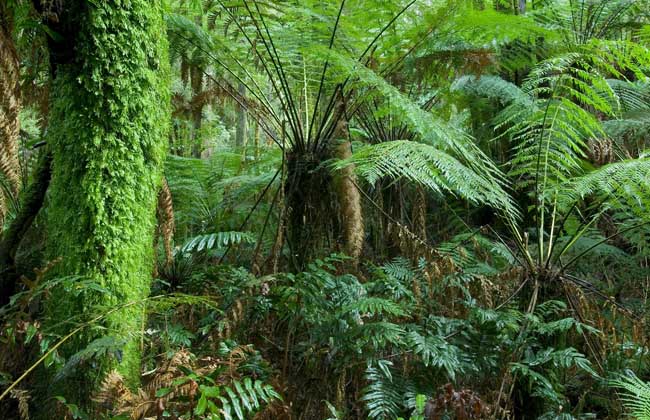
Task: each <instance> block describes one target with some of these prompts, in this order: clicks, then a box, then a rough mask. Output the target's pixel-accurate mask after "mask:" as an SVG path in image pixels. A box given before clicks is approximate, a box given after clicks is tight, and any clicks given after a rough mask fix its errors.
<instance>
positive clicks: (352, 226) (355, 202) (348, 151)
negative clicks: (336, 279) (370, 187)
mask: <svg viewBox="0 0 650 420" xmlns="http://www.w3.org/2000/svg"><path fill="white" fill-rule="evenodd" d="M339 125H340V127H339V129H337V131H338V133H339V135H340V136H341V137H342V138H344V139H345V140H343V141H341V142H340V143H339V144H338V145H336V148H335V150H334V154H335V157H336V158H337V159H347V158H349V157H351V156H352V145H351V144H350V140H349V139H348V130H347V122H346V121H344V120H343V119H342V120H341V122H340V123H339ZM354 169H355V168H354V166H353V165H348V166H346V167H345V168H344V169H341V170H340V171H339V172H338V173H337V174H336V175H335V179H334V183H335V187H336V195H337V198H338V202H339V206H340V208H341V214H340V218H341V228H342V230H343V232H342V233H343V241H344V250H345V253H346V254H347V255H349V256H350V257H352V262H353V265H354V266H356V265H357V264H358V262H359V257H360V256H361V251H362V250H363V241H364V236H365V230H364V225H363V213H362V207H361V194H360V193H359V190H358V189H357V185H356V175H355V173H354Z"/></svg>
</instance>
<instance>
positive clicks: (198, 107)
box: [190, 65, 204, 158]
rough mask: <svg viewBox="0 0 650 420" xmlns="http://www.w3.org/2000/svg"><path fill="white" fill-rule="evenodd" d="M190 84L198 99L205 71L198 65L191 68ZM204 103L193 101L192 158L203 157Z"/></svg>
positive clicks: (194, 95)
mask: <svg viewBox="0 0 650 420" xmlns="http://www.w3.org/2000/svg"><path fill="white" fill-rule="evenodd" d="M190 79H191V80H190V84H191V85H192V97H193V99H196V98H198V97H199V96H200V95H201V94H202V93H203V69H202V68H201V67H198V66H196V65H193V66H191V67H190ZM203 106H204V101H202V100H200V101H196V100H193V101H192V110H191V114H192V136H191V137H192V156H193V157H195V158H200V157H201V152H202V148H203V144H202V141H201V125H202V123H203Z"/></svg>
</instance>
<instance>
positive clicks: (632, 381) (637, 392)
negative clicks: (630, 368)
mask: <svg viewBox="0 0 650 420" xmlns="http://www.w3.org/2000/svg"><path fill="white" fill-rule="evenodd" d="M611 385H612V386H613V387H616V388H619V389H622V390H623V396H622V398H621V399H622V400H623V405H624V406H625V408H627V409H628V411H629V413H630V414H631V415H632V416H633V417H634V418H636V419H637V420H650V384H648V383H646V382H643V381H642V380H641V379H639V378H638V377H637V376H636V375H635V374H633V373H631V372H630V373H629V374H628V375H626V376H622V377H621V378H619V379H616V380H614V381H612V382H611Z"/></svg>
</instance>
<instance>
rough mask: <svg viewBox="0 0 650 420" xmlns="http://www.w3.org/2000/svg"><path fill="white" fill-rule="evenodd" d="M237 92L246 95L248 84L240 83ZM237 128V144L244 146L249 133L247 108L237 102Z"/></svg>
mask: <svg viewBox="0 0 650 420" xmlns="http://www.w3.org/2000/svg"><path fill="white" fill-rule="evenodd" d="M237 92H238V93H239V95H240V97H242V98H243V97H244V96H245V95H246V86H244V85H243V84H242V83H240V84H239V87H238V88H237ZM236 109H237V130H236V131H235V145H236V146H237V147H244V146H245V143H246V134H247V131H248V129H247V124H246V109H245V108H244V107H243V106H241V105H239V104H237V107H236Z"/></svg>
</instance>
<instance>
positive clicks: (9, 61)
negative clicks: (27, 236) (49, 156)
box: [0, 6, 21, 228]
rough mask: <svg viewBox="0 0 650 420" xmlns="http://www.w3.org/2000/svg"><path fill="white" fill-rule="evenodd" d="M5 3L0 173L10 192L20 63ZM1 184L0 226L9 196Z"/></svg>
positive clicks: (15, 175) (0, 49)
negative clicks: (7, 182) (7, 183)
mask: <svg viewBox="0 0 650 420" xmlns="http://www.w3.org/2000/svg"><path fill="white" fill-rule="evenodd" d="M6 7H7V6H0V13H2V14H4V15H5V16H4V18H3V19H0V173H2V174H3V175H4V176H5V177H6V179H7V180H8V181H9V187H10V190H11V191H10V193H11V194H13V195H14V197H15V196H17V195H18V192H19V190H20V185H21V177H20V162H19V160H18V134H19V132H20V120H19V118H18V116H19V113H20V67H19V62H18V54H17V53H16V47H15V44H14V41H13V38H12V30H13V28H12V23H11V22H12V19H11V16H10V15H9V11H8V10H5V9H6ZM6 193H7V191H3V190H2V188H0V228H2V223H3V220H4V216H5V214H6V211H7V205H8V202H9V201H10V197H9V196H8V195H6Z"/></svg>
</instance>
